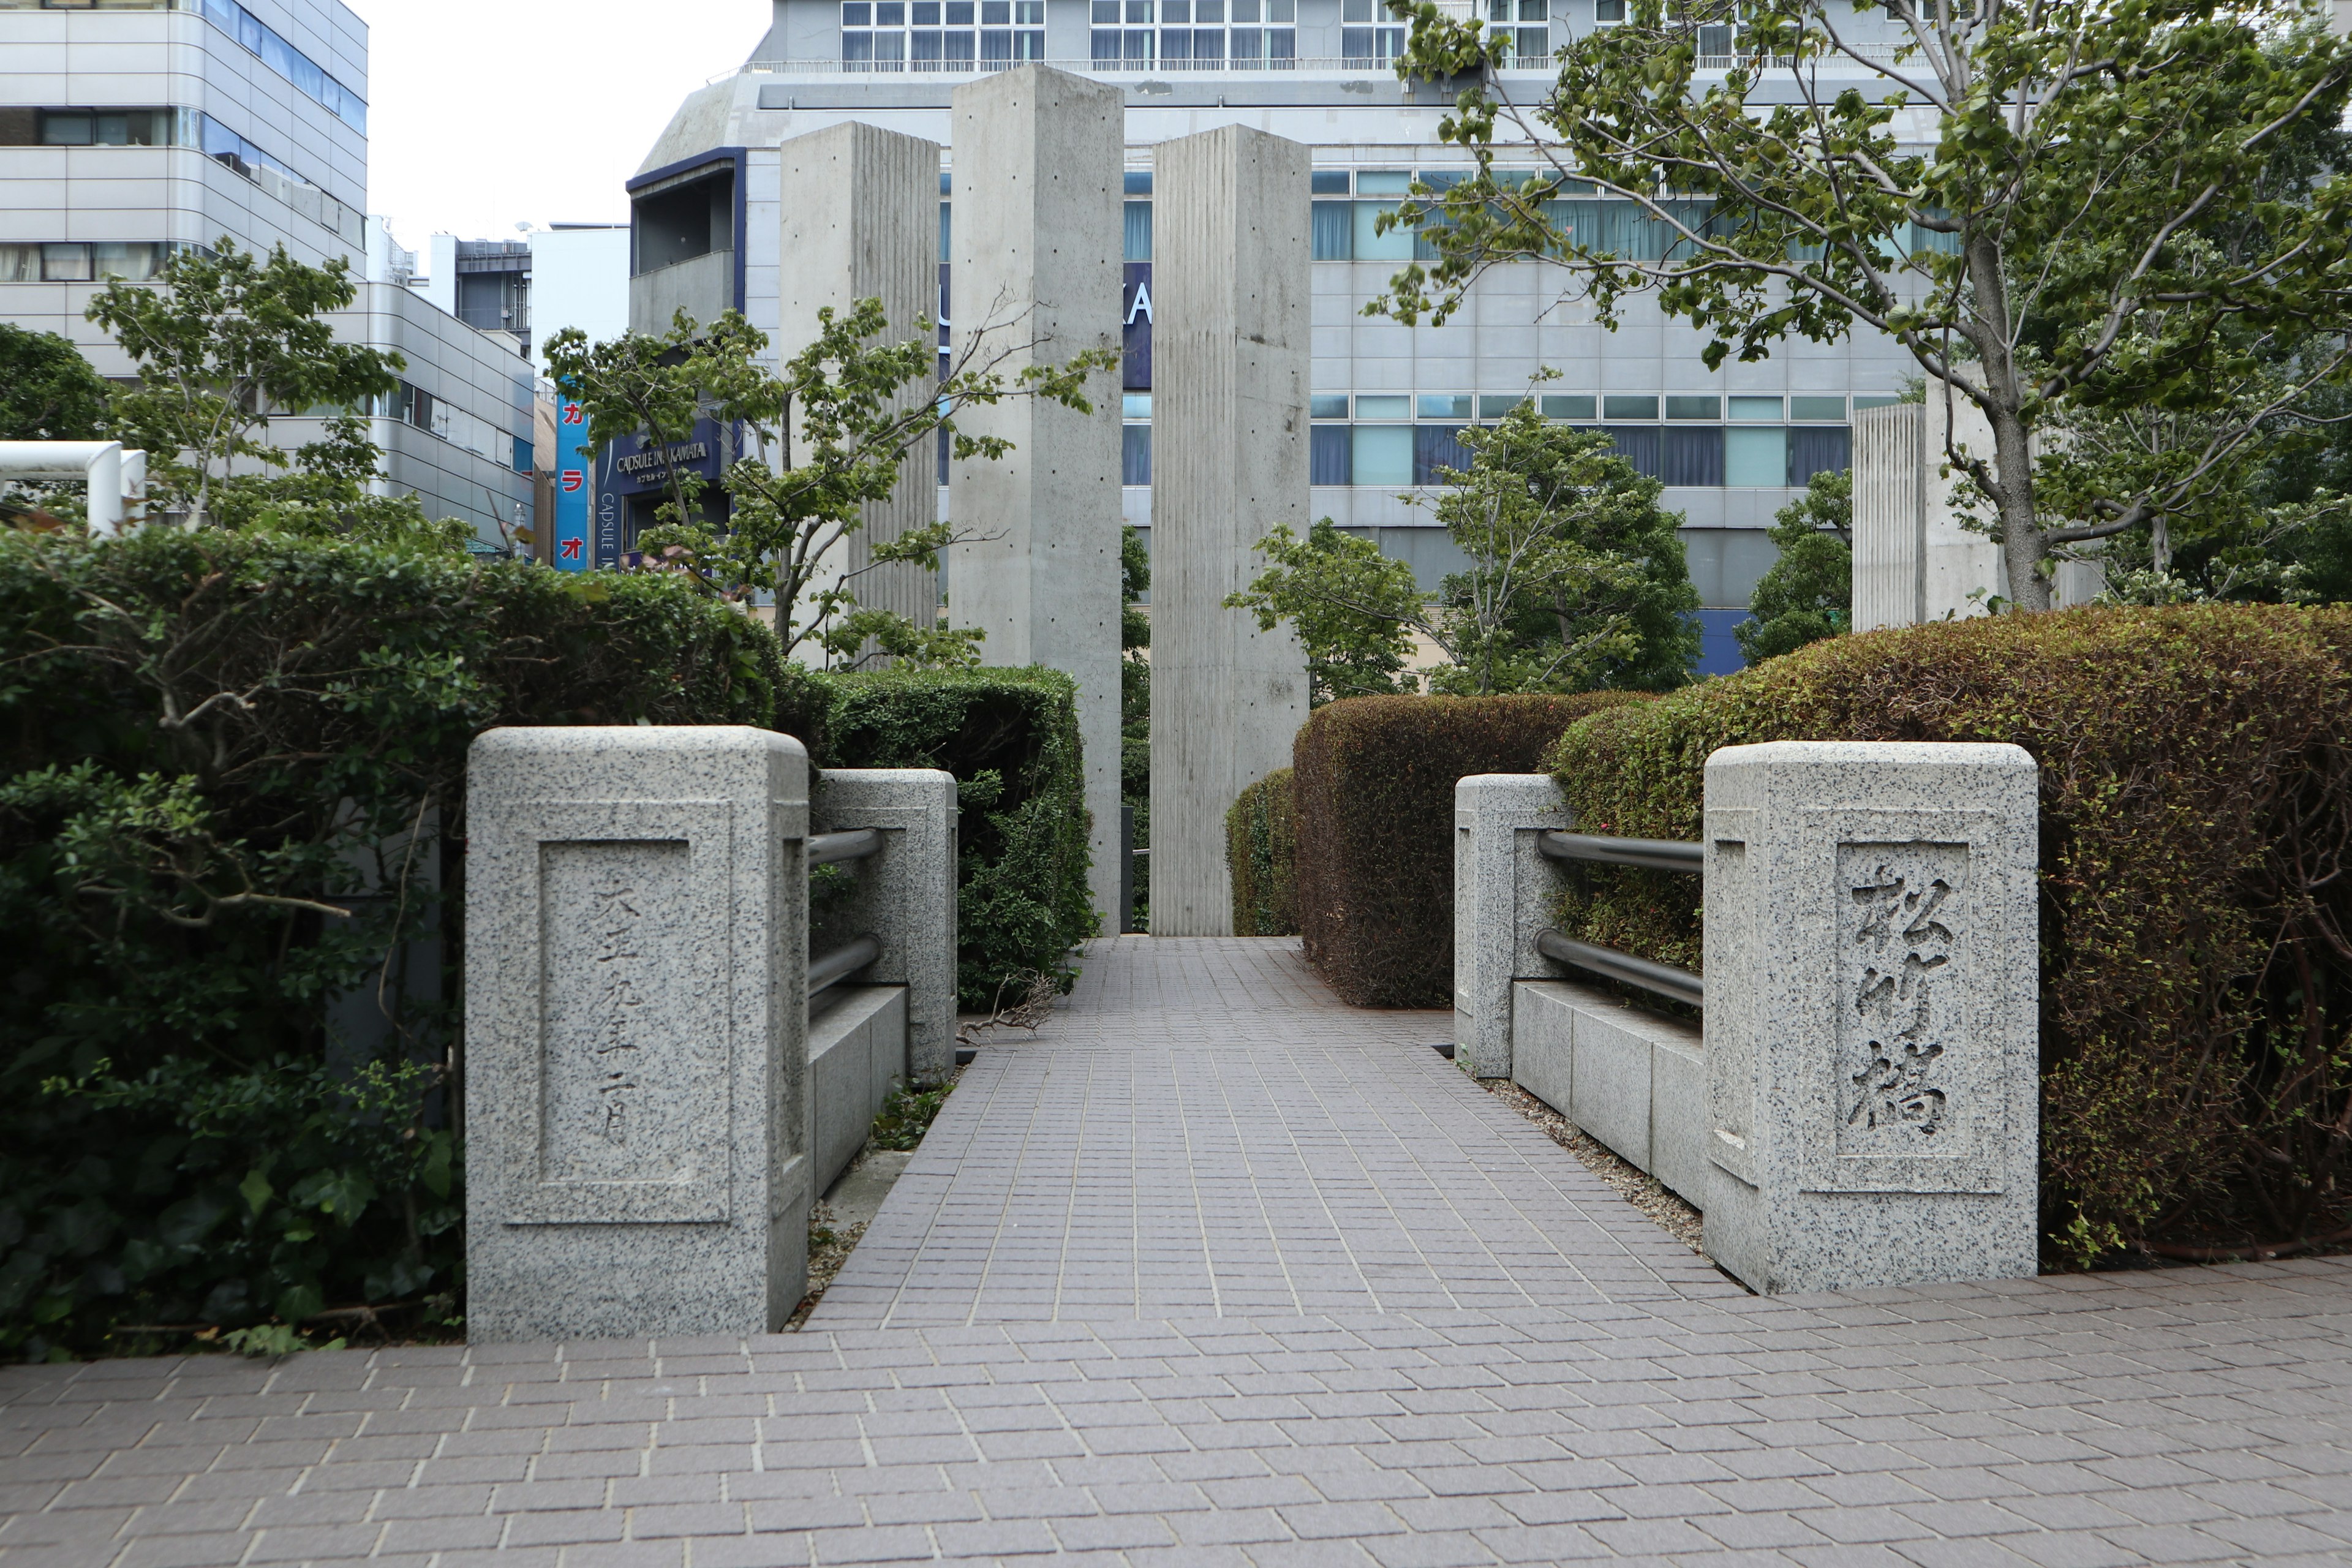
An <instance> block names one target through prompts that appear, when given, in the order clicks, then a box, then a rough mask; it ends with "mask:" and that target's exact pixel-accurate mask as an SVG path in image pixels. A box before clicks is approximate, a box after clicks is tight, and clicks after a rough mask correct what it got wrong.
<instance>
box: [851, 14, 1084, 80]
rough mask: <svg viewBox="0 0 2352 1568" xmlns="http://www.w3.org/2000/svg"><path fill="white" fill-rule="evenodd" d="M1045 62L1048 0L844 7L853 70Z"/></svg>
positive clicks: (965, 67) (945, 68)
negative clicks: (1046, 3) (1030, 61)
mask: <svg viewBox="0 0 2352 1568" xmlns="http://www.w3.org/2000/svg"><path fill="white" fill-rule="evenodd" d="M1044 58H1045V0H842V6H841V63H842V66H843V68H845V69H848V70H864V71H903V70H919V71H959V72H961V71H971V70H977V69H980V68H983V67H986V68H1003V67H1005V66H1009V65H1013V64H1017V63H1019V62H1020V61H1023V60H1042V59H1044Z"/></svg>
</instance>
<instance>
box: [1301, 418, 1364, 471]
mask: <svg viewBox="0 0 2352 1568" xmlns="http://www.w3.org/2000/svg"><path fill="white" fill-rule="evenodd" d="M1353 436H1354V432H1352V431H1351V430H1349V428H1348V426H1345V425H1316V426H1309V431H1308V437H1307V483H1308V484H1310V485H1351V484H1354V483H1355V482H1356V478H1355V464H1354V463H1353V462H1351V461H1350V460H1349V459H1350V458H1352V457H1353V455H1354V452H1355V442H1354V439H1353Z"/></svg>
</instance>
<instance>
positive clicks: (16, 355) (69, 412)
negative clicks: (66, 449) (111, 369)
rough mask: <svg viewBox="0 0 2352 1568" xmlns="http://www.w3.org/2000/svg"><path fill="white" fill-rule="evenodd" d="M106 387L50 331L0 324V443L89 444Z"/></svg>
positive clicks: (94, 434)
mask: <svg viewBox="0 0 2352 1568" xmlns="http://www.w3.org/2000/svg"><path fill="white" fill-rule="evenodd" d="M106 401H107V385H106V380H105V378H104V377H102V376H100V374H98V372H97V371H95V370H93V369H91V368H90V363H89V361H88V360H86V359H84V358H82V356H81V351H80V350H79V349H78V348H76V347H74V345H73V344H72V342H69V341H68V340H67V339H65V338H61V337H59V336H58V334H57V333H55V332H36V331H27V330H26V329H25V328H23V327H20V326H18V325H16V323H15V322H14V321H0V441H95V440H97V439H98V438H99V435H98V432H99V427H100V426H101V425H103V424H104V423H105V420H106Z"/></svg>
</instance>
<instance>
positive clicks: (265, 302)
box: [87, 237, 467, 545]
mask: <svg viewBox="0 0 2352 1568" xmlns="http://www.w3.org/2000/svg"><path fill="white" fill-rule="evenodd" d="M356 294H357V289H356V288H355V286H354V285H353V283H352V278H351V267H350V264H349V263H347V262H346V261H344V260H343V259H342V258H340V257H338V258H334V259H332V260H330V261H329V262H328V263H327V264H326V265H325V266H324V267H310V266H307V265H305V264H304V263H302V262H299V261H297V260H295V259H294V258H291V257H289V256H288V255H287V254H286V247H284V246H279V247H277V248H276V249H275V250H273V251H271V253H270V255H269V257H268V259H267V260H263V259H261V258H257V257H255V256H253V255H251V254H249V253H248V252H246V251H243V250H240V249H238V248H237V247H236V245H235V244H234V243H233V242H232V241H230V240H229V239H228V238H226V237H223V238H222V239H221V241H220V242H219V244H218V246H217V247H215V249H214V250H213V251H212V252H210V253H207V252H205V251H201V250H182V251H177V252H175V253H173V256H172V258H171V259H170V260H169V261H167V262H166V263H165V264H164V267H163V273H162V275H161V277H160V278H158V279H157V280H156V281H155V282H154V283H152V284H148V283H128V282H124V281H122V280H121V279H116V280H115V281H113V282H110V283H109V284H108V285H107V286H106V287H105V288H104V289H101V290H100V291H99V293H98V294H97V295H96V296H95V297H94V298H93V299H92V300H90V302H89V310H88V312H87V313H88V315H89V319H90V320H91V321H95V322H97V323H98V324H99V325H100V326H102V327H104V328H105V329H106V330H107V331H109V332H110V333H111V334H112V335H113V337H114V339H115V341H116V342H119V343H121V345H122V348H123V350H124V352H125V353H129V354H130V355H131V359H132V360H133V361H135V362H136V363H137V364H138V367H139V379H138V382H137V384H135V385H133V386H131V387H127V388H122V389H119V390H117V391H116V393H115V395H114V400H113V410H112V413H111V415H110V434H111V435H112V436H113V437H115V438H116V439H119V440H121V442H122V444H123V445H124V446H125V447H143V448H144V449H145V450H146V452H147V455H148V457H147V482H148V494H149V497H150V504H151V505H152V506H154V507H155V508H157V509H159V510H165V511H178V512H184V513H185V514H186V520H187V522H188V524H189V526H191V527H196V526H201V525H203V524H205V523H207V522H215V523H225V524H227V525H230V526H233V527H236V526H247V527H263V528H273V529H278V530H283V531H292V532H298V533H335V532H357V533H361V534H363V535H370V536H374V537H379V538H393V537H399V536H401V535H403V534H405V533H408V532H411V531H417V530H423V529H424V528H425V520H424V514H423V512H422V511H421V510H419V509H418V507H417V505H416V502H415V499H414V498H413V497H412V498H405V499H398V500H387V499H385V498H381V497H375V496H372V495H370V494H369V493H368V492H369V481H371V480H372V479H374V478H375V477H376V471H377V468H378V465H379V464H380V463H381V461H382V459H383V453H382V452H381V451H380V450H379V449H378V448H377V447H376V446H375V445H374V443H373V442H372V441H371V440H369V438H368V429H367V423H366V420H365V418H364V417H363V416H362V415H361V414H359V413H354V412H352V411H353V410H364V409H366V408H367V407H368V405H370V404H371V403H373V400H374V399H376V398H378V397H382V396H385V395H389V394H390V393H391V392H392V391H393V390H394V388H395V387H396V386H397V385H398V384H399V377H398V375H397V374H396V373H397V372H399V371H400V370H402V369H404V363H403V361H402V360H401V357H400V356H399V355H398V354H396V353H383V352H381V351H379V350H376V349H372V348H368V347H365V346H363V345H361V344H356V343H347V342H341V341H340V340H339V339H337V337H336V336H335V329H334V324H333V323H332V322H331V321H328V320H327V319H326V318H327V316H328V315H329V314H330V313H331V312H332V311H336V310H342V309H344V308H345V307H347V306H349V305H350V304H351V302H352V300H353V299H354V298H355V297H356ZM318 409H326V410H331V411H335V410H339V411H341V412H339V413H331V415H330V416H329V418H328V419H327V434H326V436H325V437H323V438H322V439H320V440H319V441H314V442H310V443H308V444H306V445H305V446H303V447H301V448H300V449H299V450H298V451H296V452H294V453H292V454H290V455H289V453H288V452H286V451H285V450H284V449H283V448H281V447H276V446H273V445H271V444H270V443H269V442H268V440H267V439H265V437H266V436H267V434H268V428H269V420H270V416H271V415H272V414H273V413H275V414H307V413H310V412H311V411H313V410H318ZM466 531H467V530H466V529H465V528H464V525H462V524H457V525H454V530H453V528H451V527H448V526H444V527H442V528H440V529H437V530H435V531H432V537H433V539H434V540H435V542H439V543H441V544H444V545H450V544H454V543H455V542H457V537H458V536H459V535H460V534H462V533H463V532H466Z"/></svg>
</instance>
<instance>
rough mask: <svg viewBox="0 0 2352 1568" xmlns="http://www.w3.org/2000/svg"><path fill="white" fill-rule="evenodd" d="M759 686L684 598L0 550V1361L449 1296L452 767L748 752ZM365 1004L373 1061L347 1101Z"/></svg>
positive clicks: (747, 625)
mask: <svg viewBox="0 0 2352 1568" xmlns="http://www.w3.org/2000/svg"><path fill="white" fill-rule="evenodd" d="M780 679H782V675H781V671H780V670H779V668H778V664H777V656H776V647H775V641H774V638H773V637H771V636H770V635H769V634H768V633H767V632H766V631H765V630H764V629H762V628H761V627H760V626H757V625H756V624H754V623H753V622H751V621H750V620H749V619H747V618H746V617H745V616H742V615H741V614H740V613H739V612H737V611H734V610H731V609H729V608H726V607H723V606H721V605H717V604H715V603H713V602H711V601H710V600H709V599H707V598H704V597H701V596H698V595H695V594H693V593H692V592H691V591H689V590H688V587H687V586H686V585H685V584H682V583H680V582H677V581H676V580H671V579H664V578H659V577H655V576H650V575H648V576H636V577H614V576H610V575H604V574H599V575H596V576H593V577H585V578H583V577H575V576H572V575H569V574H559V573H554V572H549V571H545V570H543V569H538V568H532V567H528V566H522V565H515V564H505V563H497V564H476V563H471V562H469V561H467V560H466V559H465V558H464V557H462V556H455V555H445V554H438V553H421V552H404V551H394V550H386V549H382V548H376V547H371V546H366V545H359V544H348V543H325V542H293V541H288V540H283V539H269V538H264V537H257V536H247V535H239V534H234V533H228V532H224V531H216V530H203V531H195V532H180V531H170V530H163V529H154V530H148V531H142V532H140V533H138V534H136V535H133V536H131V537H130V538H127V539H124V540H121V541H118V542H108V543H101V544H92V543H90V542H87V541H82V540H73V539H66V538H60V537H45V536H37V535H33V534H26V533H18V532H0V952H5V953H6V955H7V956H6V958H5V961H0V964H5V982H6V984H7V986H8V994H9V996H10V1005H8V1006H7V1007H5V1008H0V1351H5V1352H9V1353H13V1354H17V1355H31V1356H35V1357H39V1356H44V1355H52V1354H54V1355H63V1354H66V1353H68V1352H83V1353H86V1352H96V1351H100V1350H104V1349H107V1348H110V1347H112V1348H139V1347H142V1346H149V1347H152V1346H154V1345H158V1344H162V1343H167V1342H169V1341H167V1340H154V1339H149V1338H143V1337H142V1336H139V1335H136V1334H129V1333H127V1332H126V1333H117V1332H116V1331H115V1326H116V1325H118V1324H123V1323H135V1324H184V1323H207V1324H215V1325H221V1326H226V1327H228V1328H231V1329H234V1328H236V1327H237V1326H239V1325H242V1324H250V1323H255V1322H258V1321H261V1320H264V1319H267V1318H269V1317H272V1316H275V1317H277V1318H278V1319H279V1320H281V1321H285V1322H288V1323H293V1322H298V1321H301V1320H303V1319H305V1318H309V1317H311V1316H312V1315H313V1314H316V1313H317V1312H319V1311H320V1310H321V1309H323V1308H327V1307H331V1306H341V1305H342V1304H344V1303H347V1302H352V1301H373V1302H390V1301H395V1300H406V1301H415V1300H419V1299H420V1298H428V1297H436V1296H437V1297H444V1298H446V1297H448V1296H450V1295H451V1294H452V1293H453V1292H454V1290H455V1289H456V1287H457V1284H458V1280H457V1269H458V1268H459V1266H460V1263H461V1261H462V1253H461V1247H460V1244H459V1238H458V1231H457V1221H458V1217H459V1215H460V1213H461V1202H462V1195H461V1187H460V1182H461V1177H462V1149H461V1145H460V1142H459V1140H458V1138H457V1129H455V1128H453V1127H451V1126H450V1125H449V1124H448V1122H447V1120H446V1118H445V1117H443V1116H442V1115H441V1114H440V1109H441V1108H442V1107H444V1106H448V1105H454V1104H456V1103H457V1101H456V1100H455V1098H454V1096H453V1095H452V1094H451V1092H450V1091H451V1090H452V1089H454V1088H455V1087H456V1086H455V1083H454V1080H453V1079H451V1077H450V1074H451V1073H452V1072H453V1071H454V1068H455V1066H456V1064H455V1063H454V1061H453V1060H452V1059H451V1055H450V1052H449V1042H450V1040H451V1038H452V1036H453V1032H454V1031H453V1027H452V1026H453V1025H454V1022H455V1015H454V1009H453V1008H452V1007H451V1006H450V1005H447V1004H446V1003H436V1002H434V1001H432V1000H430V999H431V998H433V997H436V996H446V995H451V994H454V984H445V983H444V980H445V977H446V978H447V979H448V980H449V981H452V982H453V981H454V974H455V969H456V963H457V958H458V952H457V948H458V945H459V941H460V938H461V936H462V931H461V930H460V928H459V922H458V921H456V920H455V919H454V918H449V915H448V914H445V911H448V912H450V913H452V914H453V912H454V910H456V909H457V907H458V906H457V899H458V897H459V895H460V892H461V879H462V876H463V870H464V858H463V856H462V854H460V853H458V852H457V849H456V845H457V843H458V842H459V841H460V840H461V839H462V837H463V835H464V831H465V826H464V823H465V798H464V774H465V762H466V750H467V745H468V744H469V743H470V742H471V741H472V740H473V738H474V736H475V735H476V734H478V733H479V732H480V731H482V730H484V729H487V728H488V727H490V726H492V725H496V724H538V723H599V722H630V721H642V722H646V723H722V722H724V723H749V724H764V723H767V722H769V721H771V720H772V718H773V716H774V710H775V699H776V689H777V683H778V681H779V680H780ZM436 828H437V833H436ZM388 845H389V846H391V847H392V851H393V852H391V853H388V854H387V853H385V852H384V850H385V847H386V846H388ZM339 910H349V911H351V912H350V914H349V915H348V916H344V915H341V914H339V913H337V912H334V911H339ZM387 955H390V956H389V957H387ZM436 963H437V965H438V967H439V968H440V969H441V970H442V971H443V973H442V974H433V973H404V966H407V967H409V968H411V969H414V968H415V967H416V966H424V967H425V968H426V969H429V968H431V967H433V966H435V965H436ZM379 988H381V992H382V994H383V995H385V996H387V997H388V998H390V999H391V1002H392V1004H393V1005H392V1013H393V1017H392V1019H391V1035H390V1040H391V1043H390V1044H389V1045H387V1046H386V1047H384V1048H383V1051H382V1054H381V1059H379V1060H376V1061H373V1062H370V1063H359V1062H355V1061H352V1060H351V1059H350V1058H351V1056H352V1048H351V1047H348V1046H346V1047H345V1048H344V1049H343V1050H342V1052H341V1063H340V1066H339V1069H338V1070H337V1071H335V1072H330V1071H329V1070H328V1064H329V1061H330V1047H331V1041H330V1039H329V1036H328V1023H327V1019H328V1016H329V1013H330V1007H331V998H334V997H336V996H338V995H344V996H352V995H360V994H364V995H367V996H371V997H372V996H373V995H375V994H378V992H379ZM354 1074H356V1075H357V1076H356V1077H354V1076H353V1075H354ZM445 1310H446V1308H445ZM412 1321H413V1320H412Z"/></svg>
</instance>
